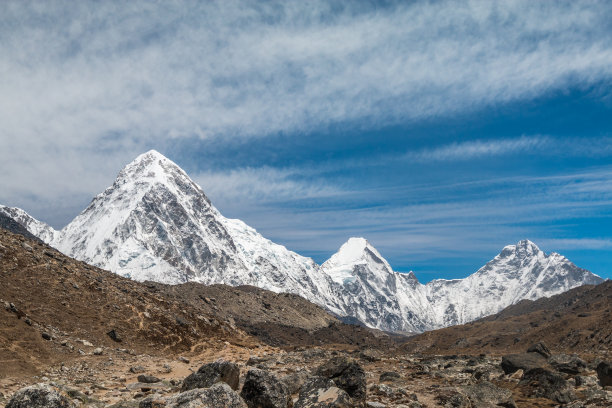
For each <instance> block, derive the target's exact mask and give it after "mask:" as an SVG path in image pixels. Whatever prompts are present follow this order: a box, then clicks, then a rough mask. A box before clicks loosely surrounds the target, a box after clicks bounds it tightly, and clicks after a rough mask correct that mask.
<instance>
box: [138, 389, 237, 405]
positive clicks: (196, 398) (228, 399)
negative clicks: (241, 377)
mask: <svg viewBox="0 0 612 408" xmlns="http://www.w3.org/2000/svg"><path fill="white" fill-rule="evenodd" d="M138 407H139V408H159V407H164V408H219V407H223V408H247V405H246V404H245V403H244V401H243V400H242V398H240V395H238V394H237V393H236V391H234V390H232V389H231V387H230V386H229V385H227V384H226V383H217V384H215V385H213V386H212V387H210V388H198V389H195V390H189V391H185V392H182V393H180V394H177V395H175V396H172V397H168V398H163V397H160V396H151V397H147V398H145V399H144V400H142V401H141V402H140V404H139V405H138Z"/></svg>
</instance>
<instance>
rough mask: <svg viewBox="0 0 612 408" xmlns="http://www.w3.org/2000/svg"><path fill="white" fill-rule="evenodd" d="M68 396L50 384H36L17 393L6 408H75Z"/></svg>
mask: <svg viewBox="0 0 612 408" xmlns="http://www.w3.org/2000/svg"><path fill="white" fill-rule="evenodd" d="M75 407H76V406H75V405H74V404H73V403H72V401H70V399H69V397H68V395H67V394H65V393H64V392H63V391H61V390H60V389H59V388H56V387H53V386H51V385H49V384H43V383H41V384H36V385H31V386H29V387H25V388H22V389H20V390H19V391H17V392H16V393H15V394H14V395H13V397H12V398H11V400H10V401H9V402H8V404H7V405H6V408H75Z"/></svg>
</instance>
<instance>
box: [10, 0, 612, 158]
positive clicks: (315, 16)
mask: <svg viewBox="0 0 612 408" xmlns="http://www.w3.org/2000/svg"><path fill="white" fill-rule="evenodd" d="M3 8H4V10H3V13H2V15H1V16H0V22H1V23H2V24H1V25H0V26H1V27H3V29H2V33H1V34H2V38H3V41H2V45H0V53H1V55H2V59H1V61H0V68H1V70H2V77H1V78H0V107H1V109H0V123H2V125H1V128H0V137H1V138H2V142H3V145H4V146H3V149H2V150H3V151H11V152H16V151H17V152H23V151H27V150H28V148H30V149H31V148H35V149H38V150H44V149H48V148H49V147H50V145H52V144H55V145H57V144H58V142H61V145H62V149H63V150H64V149H72V150H80V149H90V150H91V149H93V147H94V146H96V145H98V144H99V143H103V144H105V145H107V146H108V148H111V149H115V150H120V149H123V148H125V146H124V143H125V140H128V141H129V143H131V144H135V145H137V146H142V145H146V144H147V143H149V144H150V143H152V142H155V143H159V142H160V141H161V140H164V139H166V138H167V137H168V136H170V137H174V138H178V137H181V136H188V137H192V136H194V135H197V136H201V137H205V138H227V137H248V136H259V137H261V136H262V135H266V134H270V133H275V132H300V131H310V130H313V129H320V128H322V127H325V126H327V125H329V124H333V123H337V122H345V121H359V122H360V123H362V124H363V125H365V126H369V127H372V126H379V125H381V124H389V123H394V122H396V121H398V120H406V119H410V118H412V119H417V118H423V117H431V116H439V115H448V114H453V113H456V112H461V111H466V110H472V109H477V108H479V107H482V106H483V105H487V104H497V103H503V102H506V101H512V100H516V99H521V98H533V97H538V96H541V95H542V94H544V93H546V92H549V91H553V90H562V89H565V88H566V87H568V86H588V85H589V84H593V83H595V82H597V81H601V80H607V79H610V77H611V75H612V45H611V43H610V42H609V41H607V39H608V38H609V35H610V29H609V25H608V24H607V22H608V21H609V20H608V18H607V17H609V14H610V10H609V9H610V7H609V6H608V5H607V3H605V2H601V3H599V2H588V3H581V2H555V3H533V2H528V1H515V2H504V3H490V2H465V3H457V2H434V3H410V4H407V3H398V4H396V5H392V6H389V7H387V8H377V7H376V8H374V7H369V6H366V5H364V4H360V3H350V4H345V3H337V4H336V3H333V2H331V3H330V2H327V1H321V2H308V3H302V2H270V3H266V4H265V5H260V4H255V3H251V2H232V1H229V2H221V3H199V4H193V3H188V2H172V3H150V2H130V4H129V5H126V4H123V3H114V2H105V3H102V4H100V3H89V2H80V3H79V5H78V6H75V5H74V3H73V2H52V3H39V4H37V5H36V6H35V7H34V6H30V5H26V4H24V3H22V2H19V1H17V2H4V3H3ZM118 133H119V134H122V135H123V136H124V137H122V138H121V139H120V140H115V139H113V135H115V134H118ZM132 148H134V147H132ZM133 153H136V152H133ZM11 156H14V154H11V155H9V154H4V155H3V156H2V159H3V160H2V162H3V163H6V162H7V161H8V162H10V163H11V164H14V163H15V160H14V159H11Z"/></svg>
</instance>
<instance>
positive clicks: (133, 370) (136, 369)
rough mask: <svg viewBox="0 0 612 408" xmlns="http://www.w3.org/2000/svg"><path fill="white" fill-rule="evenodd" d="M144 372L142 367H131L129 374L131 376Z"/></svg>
mask: <svg viewBox="0 0 612 408" xmlns="http://www.w3.org/2000/svg"><path fill="white" fill-rule="evenodd" d="M145 371H146V370H145V368H144V367H143V366H133V367H130V373H133V374H140V373H144V372H145Z"/></svg>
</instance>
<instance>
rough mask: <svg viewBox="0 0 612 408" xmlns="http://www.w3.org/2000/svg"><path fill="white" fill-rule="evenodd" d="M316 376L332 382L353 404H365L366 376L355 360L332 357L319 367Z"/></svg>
mask: <svg viewBox="0 0 612 408" xmlns="http://www.w3.org/2000/svg"><path fill="white" fill-rule="evenodd" d="M316 374H317V375H319V376H321V377H325V378H328V379H330V380H332V381H333V382H334V383H335V384H336V385H337V386H338V387H339V388H341V389H343V390H344V391H346V392H347V394H348V395H349V396H350V397H351V398H353V400H354V401H355V402H359V403H361V404H364V403H365V399H366V375H365V371H363V368H362V367H361V366H360V365H359V363H357V362H356V361H355V360H352V359H349V358H346V357H334V358H332V359H331V360H329V361H327V362H326V363H324V364H323V365H321V366H320V367H319V368H318V369H317V371H316Z"/></svg>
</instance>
